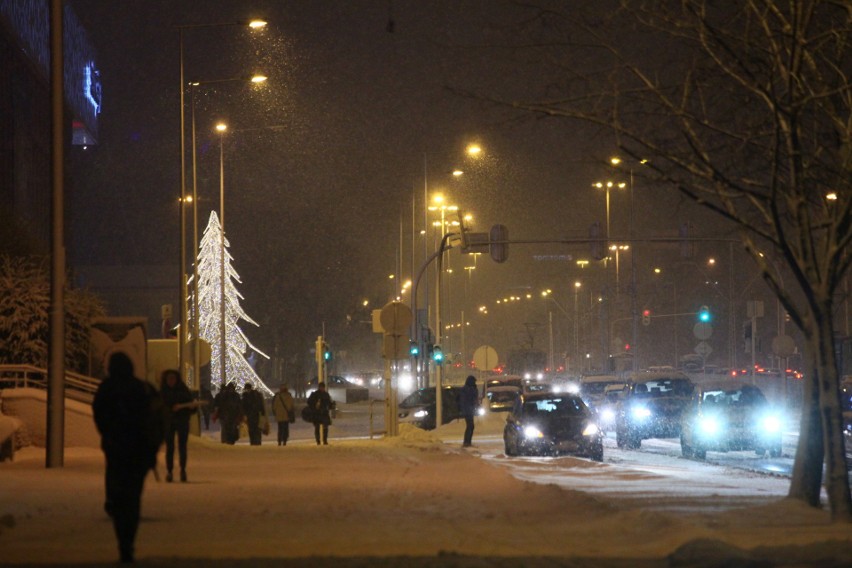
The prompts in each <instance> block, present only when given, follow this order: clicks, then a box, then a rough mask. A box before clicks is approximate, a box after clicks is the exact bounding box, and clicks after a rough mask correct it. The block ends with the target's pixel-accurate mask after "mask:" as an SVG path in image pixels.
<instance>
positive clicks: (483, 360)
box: [473, 345, 499, 371]
mask: <svg viewBox="0 0 852 568" xmlns="http://www.w3.org/2000/svg"><path fill="white" fill-rule="evenodd" d="M498 362H499V359H497V351H496V350H495V349H494V348H493V347H491V346H489V345H483V346H482V347H478V348H477V349H476V351H474V352H473V364H474V365H476V368H477V369H480V370H482V371H487V370H489V369H493V368H494V367H496V366H497V363H498Z"/></svg>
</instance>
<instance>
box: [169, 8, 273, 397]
mask: <svg viewBox="0 0 852 568" xmlns="http://www.w3.org/2000/svg"><path fill="white" fill-rule="evenodd" d="M242 25H248V27H249V28H250V29H252V30H258V29H262V28H264V27H265V26H266V22H265V21H264V20H257V19H255V20H251V21H248V22H219V23H213V24H180V25H177V26H176V28H177V30H178V59H179V63H180V84H179V86H180V88H179V90H178V92H179V94H180V286H179V287H178V290H179V292H180V327H179V329H178V359H179V367H180V372H181V374H182V375H185V371H186V368H185V365H186V364H185V361H184V346H185V345H186V339H187V331H188V329H187V309H186V308H187V305H186V304H187V302H186V298H187V292H188V290H187V278H186V204H187V202H188V201H187V195H186V115H185V110H186V103H185V100H184V94H185V89H186V82H185V78H184V57H183V53H184V50H183V33H184V30H188V29H194V28H214V27H224V26H242ZM193 203H195V206H196V207H197V202H196V201H193ZM196 351H197V349H196ZM189 386H190V387H191V388H193V387H194V388H199V387H200V385H195V384H190V385H189Z"/></svg>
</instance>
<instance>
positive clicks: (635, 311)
mask: <svg viewBox="0 0 852 568" xmlns="http://www.w3.org/2000/svg"><path fill="white" fill-rule="evenodd" d="M609 161H610V163H611V164H612V165H613V166H615V167H619V166H620V165H621V164H623V163H624V160H622V159H621V158H619V157H618V156H614V157H612V158H610V160H609ZM647 163H648V160H638V161H636V162H630V163H628V164H627V165H628V167H629V171H630V178H629V181H630V187H629V189H630V218H629V221H628V233H629V237H630V240H631V244H632V241H633V238H634V234H633V231H634V227H635V223H634V222H633V213H634V210H635V207H634V192H633V166H634V165H640V166H641V165H645V164H647ZM636 293H637V290H636V249H635V247H634V250H633V252H632V253H631V254H630V315H631V317H632V318H633V325H632V329H633V343H632V345H633V371H634V372H636V371H638V370H639V353H640V351H639V345H638V344H637V339H638V336H639V307H638V305H637V303H636Z"/></svg>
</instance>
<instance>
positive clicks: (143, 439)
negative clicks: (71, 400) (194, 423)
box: [92, 352, 163, 562]
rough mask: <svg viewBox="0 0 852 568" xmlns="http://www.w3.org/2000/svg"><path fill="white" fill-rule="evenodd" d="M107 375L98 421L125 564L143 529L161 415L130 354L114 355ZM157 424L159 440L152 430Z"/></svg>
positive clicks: (98, 396)
mask: <svg viewBox="0 0 852 568" xmlns="http://www.w3.org/2000/svg"><path fill="white" fill-rule="evenodd" d="M107 369H108V376H107V377H106V378H105V379H104V380H103V381H102V382H101V384H100V386H99V387H98V390H97V392H96V393H95V398H94V400H93V401H92V413H93V416H94V419H95V425H96V426H97V429H98V432H99V433H100V435H101V448H102V449H103V452H104V456H105V457H106V499H107V500H106V503H105V505H104V509H105V510H106V512H107V514H109V515H110V516H111V517H112V523H113V528H114V530H115V536H116V538H117V539H118V548H119V553H120V556H121V562H133V561H134V541H135V540H136V531H137V529H138V528H139V514H140V509H141V501H142V489H143V486H144V484H145V476H146V475H147V474H148V470H149V469H153V468H154V467H155V466H156V463H157V451H158V449H159V446H160V443H162V420H163V418H162V415H161V414H158V415H157V416H154V415H153V414H154V410H153V409H154V408H155V403H156V408H157V409H161V408H162V406H161V404H160V403H159V395H158V394H157V391H156V389H154V387H152V386H151V385H149V384H148V383H146V382H144V381H142V380H140V379H137V378H136V377H134V376H133V362H132V361H131V360H130V357H128V356H127V355H126V354H125V353H121V352H116V353H113V354H112V356H111V357H110V359H109V364H108V366H107ZM152 424H158V430H157V433H158V436H159V440H156V439H155V437H156V436H157V434H156V433H153V432H152V427H151V425H152Z"/></svg>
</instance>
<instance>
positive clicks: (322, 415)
mask: <svg viewBox="0 0 852 568" xmlns="http://www.w3.org/2000/svg"><path fill="white" fill-rule="evenodd" d="M334 407H335V404H334V401H333V400H331V395H329V394H328V391H326V390H325V383H319V385H317V390H315V391H314V392H312V393H311V396H309V397H308V408H310V409H311V411H312V413H311V421H312V422H313V423H314V438H316V441H317V446H319V445H320V437H321V438H322V444H323V445H324V446H327V445H328V427H329V426H331V411H332V410H333V409H334ZM320 429H322V436H320Z"/></svg>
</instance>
